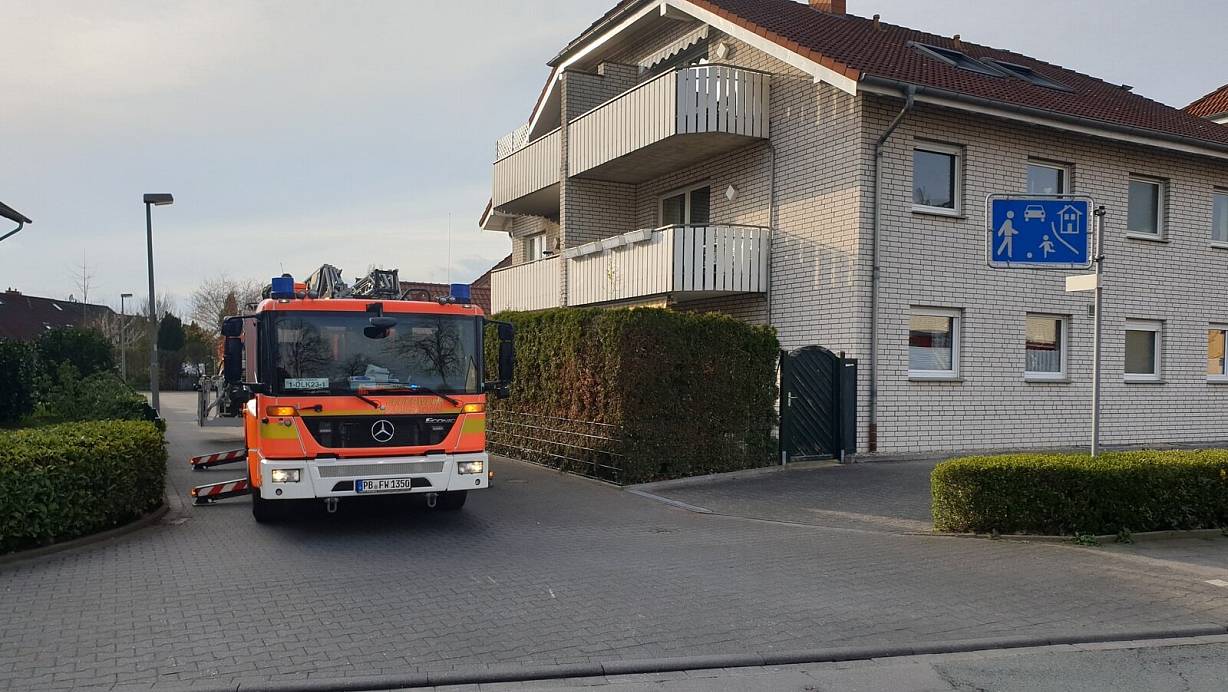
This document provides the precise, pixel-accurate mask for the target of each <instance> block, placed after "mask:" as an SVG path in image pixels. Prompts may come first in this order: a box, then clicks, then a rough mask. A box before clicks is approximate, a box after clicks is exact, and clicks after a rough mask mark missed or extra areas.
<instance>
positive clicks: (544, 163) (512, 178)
mask: <svg viewBox="0 0 1228 692" xmlns="http://www.w3.org/2000/svg"><path fill="white" fill-rule="evenodd" d="M561 141H562V140H561V139H560V133H559V131H558V130H555V131H554V132H551V133H550V134H548V135H545V136H543V137H539V138H537V139H536V140H534V141H532V142H530V143H528V144H526V145H524V146H521V147H520V148H518V149H516V150H515V151H513V152H512V153H511V154H508V155H507V156H505V157H503V158H501V159H499V160H498V161H495V175H494V189H493V191H492V194H491V197H492V201H493V202H494V205H495V206H496V207H501V206H503V205H505V204H507V203H508V202H511V201H514V200H517V199H520V198H522V197H525V196H527V195H530V194H532V193H534V192H537V191H539V190H543V189H545V188H547V187H550V186H551V185H554V184H555V183H557V182H559V161H560V156H561V154H560V149H559V147H560V144H561ZM555 202H556V204H555V208H556V209H557V200H555Z"/></svg>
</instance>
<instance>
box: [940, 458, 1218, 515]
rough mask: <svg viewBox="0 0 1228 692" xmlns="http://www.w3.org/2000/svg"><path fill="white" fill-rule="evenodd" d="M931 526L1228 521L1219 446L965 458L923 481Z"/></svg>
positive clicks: (951, 463) (944, 466) (945, 463)
mask: <svg viewBox="0 0 1228 692" xmlns="http://www.w3.org/2000/svg"><path fill="white" fill-rule="evenodd" d="M930 485H931V489H932V492H933V514H934V528H935V529H937V530H939V531H955V532H976V533H992V532H994V531H996V532H998V533H1028V534H1045V535H1078V534H1117V533H1121V532H1139V531H1161V530H1170V529H1202V528H1216V527H1224V526H1228V451H1223V450H1197V451H1186V450H1173V451H1142V452H1111V453H1107V454H1103V455H1100V456H1098V457H1097V458H1095V459H1092V458H1091V456H1090V455H1087V454H1013V455H1004V456H988V457H965V458H962V459H953V460H951V461H947V462H944V463H942V464H939V465H938V466H937V467H936V468H935V469H934V472H933V474H932V476H931V479H930Z"/></svg>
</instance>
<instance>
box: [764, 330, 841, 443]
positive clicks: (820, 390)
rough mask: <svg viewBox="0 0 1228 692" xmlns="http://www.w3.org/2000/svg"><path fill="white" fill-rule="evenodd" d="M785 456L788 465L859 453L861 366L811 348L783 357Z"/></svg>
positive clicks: (781, 401)
mask: <svg viewBox="0 0 1228 692" xmlns="http://www.w3.org/2000/svg"><path fill="white" fill-rule="evenodd" d="M780 451H781V456H782V458H783V460H784V461H800V460H803V459H816V458H828V457H834V458H836V459H840V460H843V459H845V457H846V456H848V455H851V454H854V453H856V451H857V361H856V360H855V359H851V358H845V357H844V354H843V353H841V354H839V355H837V354H835V353H832V352H831V351H828V350H827V349H825V348H823V347H822V346H807V347H805V348H800V349H798V350H796V351H789V352H785V351H782V352H781V354H780Z"/></svg>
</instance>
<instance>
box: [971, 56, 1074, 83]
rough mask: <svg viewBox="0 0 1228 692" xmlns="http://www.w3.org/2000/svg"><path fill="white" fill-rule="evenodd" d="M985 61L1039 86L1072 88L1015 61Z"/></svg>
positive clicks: (987, 59) (986, 59) (992, 59)
mask: <svg viewBox="0 0 1228 692" xmlns="http://www.w3.org/2000/svg"><path fill="white" fill-rule="evenodd" d="M985 62H986V63H988V64H990V65H993V66H994V67H996V68H998V69H999V70H1002V71H1004V72H1006V73H1007V74H1009V75H1010V76H1012V77H1018V78H1019V79H1022V80H1024V81H1028V82H1031V83H1033V84H1035V85H1037V86H1043V87H1048V88H1050V89H1060V90H1062V91H1071V88H1070V87H1068V86H1066V85H1065V84H1062V83H1061V82H1055V81H1053V80H1052V79H1049V78H1048V77H1045V76H1042V75H1041V74H1039V73H1037V72H1036V70H1033V69H1032V68H1030V67H1024V66H1023V65H1016V64H1015V63H1013V62H1006V61H1005V60H995V59H994V58H985Z"/></svg>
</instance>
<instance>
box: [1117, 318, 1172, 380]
mask: <svg viewBox="0 0 1228 692" xmlns="http://www.w3.org/2000/svg"><path fill="white" fill-rule="evenodd" d="M1163 329H1164V323H1163V322H1155V321H1152V320H1126V367H1125V372H1126V382H1159V381H1160V362H1161V353H1160V351H1161V348H1162V345H1163V341H1164V340H1163V338H1162V337H1163Z"/></svg>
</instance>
